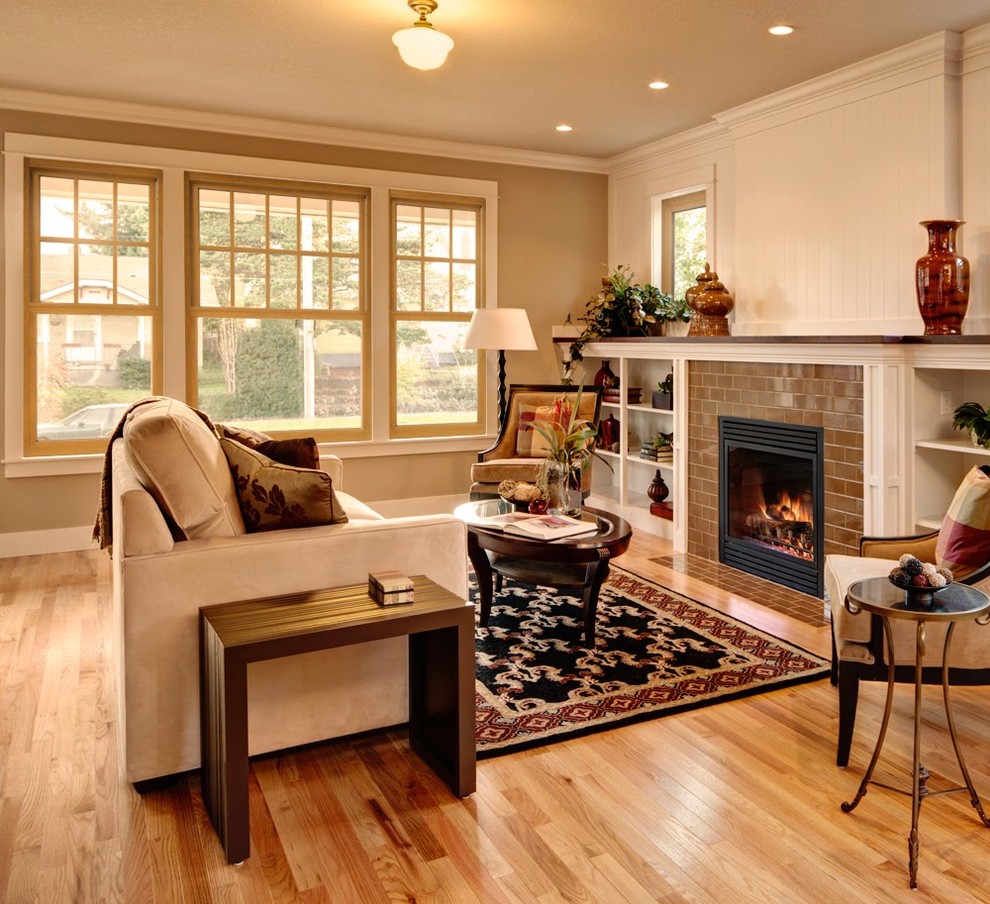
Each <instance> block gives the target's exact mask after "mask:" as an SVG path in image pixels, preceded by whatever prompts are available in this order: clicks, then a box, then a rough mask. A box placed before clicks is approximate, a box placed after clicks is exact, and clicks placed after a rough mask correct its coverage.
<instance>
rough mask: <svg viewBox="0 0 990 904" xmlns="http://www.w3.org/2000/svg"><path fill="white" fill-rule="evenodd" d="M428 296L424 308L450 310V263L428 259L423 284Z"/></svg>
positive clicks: (424, 292)
mask: <svg viewBox="0 0 990 904" xmlns="http://www.w3.org/2000/svg"><path fill="white" fill-rule="evenodd" d="M423 294H424V295H425V297H426V304H425V305H424V310H427V311H449V310H450V264H448V263H445V262H442V261H427V262H426V273H425V280H424V286H423Z"/></svg>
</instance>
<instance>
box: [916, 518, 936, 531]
mask: <svg viewBox="0 0 990 904" xmlns="http://www.w3.org/2000/svg"><path fill="white" fill-rule="evenodd" d="M914 523H915V524H916V525H918V527H924V528H927V529H928V530H938V529H939V528H940V527H941V526H942V519H941V518H939V516H938V515H920V516H918V517H917V518H916V519H915V521H914Z"/></svg>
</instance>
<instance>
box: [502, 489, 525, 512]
mask: <svg viewBox="0 0 990 904" xmlns="http://www.w3.org/2000/svg"><path fill="white" fill-rule="evenodd" d="M499 498H500V499H501V500H502V501H503V502H507V503H509V505H511V506H512V507H513V508H514V509H516V510H517V511H520V512H528V511H529V500H528V499H513V498H512V497H511V496H503V495H502V494H501V493H499Z"/></svg>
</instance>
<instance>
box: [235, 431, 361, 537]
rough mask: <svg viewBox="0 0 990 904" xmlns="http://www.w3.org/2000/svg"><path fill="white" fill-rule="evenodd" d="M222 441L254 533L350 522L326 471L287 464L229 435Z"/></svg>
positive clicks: (245, 523) (242, 508)
mask: <svg viewBox="0 0 990 904" xmlns="http://www.w3.org/2000/svg"><path fill="white" fill-rule="evenodd" d="M220 444H221V446H223V451H224V454H225V455H226V456H227V461H228V462H229V463H230V473H231V475H232V476H233V478H234V488H235V489H236V491H237V499H238V502H239V503H240V507H241V514H242V515H243V516H244V526H245V528H247V530H248V532H249V533H253V532H257V531H265V530H281V529H283V528H290V527H312V526H314V525H317V524H340V523H343V522H345V521H347V513H346V512H345V511H344V508H343V506H342V505H341V504H340V503H339V502H338V501H337V497H336V495H335V494H334V491H333V481H332V480H331V479H330V475H329V474H327V473H326V471H318V470H313V469H310V468H297V467H293V466H292V465H284V464H281V463H280V462H277V461H275V460H273V459H271V458H269V457H268V456H267V455H264V454H262V453H261V452H260V451H258V450H257V449H249V448H248V447H247V446H245V445H243V444H242V443H239V442H237V441H236V440H232V439H229V438H227V437H223V438H221V440H220Z"/></svg>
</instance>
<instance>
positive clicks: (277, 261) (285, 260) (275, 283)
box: [269, 254, 299, 308]
mask: <svg viewBox="0 0 990 904" xmlns="http://www.w3.org/2000/svg"><path fill="white" fill-rule="evenodd" d="M297 260H298V258H297V257H296V256H295V255H294V254H273V255H272V256H271V283H270V289H269V292H270V300H269V304H270V305H271V306H272V307H273V308H294V307H296V305H297V304H298V298H297V293H298V289H299V282H298V279H297V277H296V261H297Z"/></svg>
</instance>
